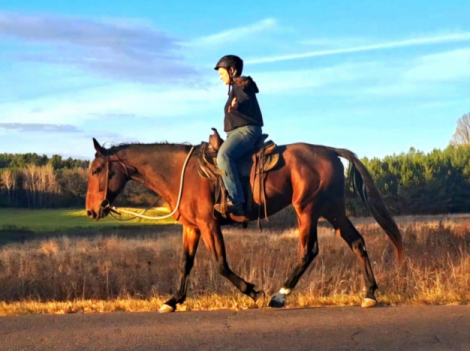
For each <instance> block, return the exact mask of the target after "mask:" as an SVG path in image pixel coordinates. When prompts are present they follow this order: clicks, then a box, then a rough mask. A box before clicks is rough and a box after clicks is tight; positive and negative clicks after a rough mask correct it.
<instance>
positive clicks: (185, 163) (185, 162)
mask: <svg viewBox="0 0 470 351" xmlns="http://www.w3.org/2000/svg"><path fill="white" fill-rule="evenodd" d="M193 151H194V146H193V147H192V148H191V150H190V151H189V154H188V156H187V157H186V161H184V164H183V169H182V170H181V181H180V192H179V195H178V202H177V203H176V207H175V209H174V210H173V212H171V213H170V214H167V215H165V216H160V217H149V216H144V215H142V213H144V212H145V210H144V211H143V212H141V213H135V212H132V211H127V210H123V209H118V208H117V207H111V208H112V209H113V210H115V211H120V212H124V213H127V214H131V215H134V216H136V217H140V218H144V219H155V220H158V219H165V218H169V217H171V216H173V215H174V214H175V213H176V211H177V210H178V208H179V207H180V202H181V196H182V195H183V183H184V182H183V180H184V172H185V170H186V165H187V164H188V161H189V158H190V157H191V154H192V153H193Z"/></svg>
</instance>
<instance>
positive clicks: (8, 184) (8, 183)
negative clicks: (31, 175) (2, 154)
mask: <svg viewBox="0 0 470 351" xmlns="http://www.w3.org/2000/svg"><path fill="white" fill-rule="evenodd" d="M13 178H14V175H13V172H12V171H11V170H9V169H6V170H4V171H3V173H2V177H1V181H2V183H3V185H4V186H5V188H7V191H8V204H9V205H11V189H12V188H13V186H14V183H15V181H14V179H13Z"/></svg>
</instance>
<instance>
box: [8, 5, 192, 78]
mask: <svg viewBox="0 0 470 351" xmlns="http://www.w3.org/2000/svg"><path fill="white" fill-rule="evenodd" d="M2 38H6V39H14V40H17V41H18V42H19V43H20V44H21V45H20V46H19V47H18V48H19V49H18V51H17V52H15V53H13V54H12V53H10V54H9V55H10V56H9V57H10V59H12V60H22V61H32V62H41V63H54V64H58V65H67V66H71V67H80V68H84V69H87V70H90V71H93V72H95V73H98V74H100V75H101V76H104V77H109V78H114V79H123V80H128V81H129V80H130V81H139V82H150V83H161V82H175V81H185V82H187V81H188V78H191V77H196V76H198V73H197V71H196V70H195V69H194V68H192V67H189V66H187V65H186V64H185V63H184V61H183V58H182V55H181V53H180V47H181V46H180V44H178V41H179V40H177V39H176V38H173V37H171V36H169V35H167V34H165V33H163V32H161V31H158V30H156V29H155V28H153V27H150V26H148V25H144V24H143V23H141V22H136V21H124V20H120V21H117V20H114V21H112V20H108V21H103V20H91V19H84V18H75V17H58V16H46V15H29V16H28V15H22V14H16V13H8V12H0V40H1V39H2ZM0 43H1V42H0ZM31 44H34V46H33V45H31Z"/></svg>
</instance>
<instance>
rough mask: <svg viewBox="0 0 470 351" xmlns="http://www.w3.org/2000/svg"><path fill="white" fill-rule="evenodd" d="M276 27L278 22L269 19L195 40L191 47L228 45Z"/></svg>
mask: <svg viewBox="0 0 470 351" xmlns="http://www.w3.org/2000/svg"><path fill="white" fill-rule="evenodd" d="M276 27H277V21H276V20H275V19H273V18H267V19H264V20H262V21H259V22H257V23H253V24H250V25H247V26H243V27H237V28H232V29H228V30H226V31H223V32H219V33H216V34H212V35H208V36H204V37H200V38H197V39H194V40H193V41H191V42H190V43H189V44H190V45H191V46H209V45H220V44H227V43H232V42H235V41H238V40H240V39H243V38H246V37H248V36H252V35H255V34H259V33H261V32H264V31H267V30H270V29H274V28H276Z"/></svg>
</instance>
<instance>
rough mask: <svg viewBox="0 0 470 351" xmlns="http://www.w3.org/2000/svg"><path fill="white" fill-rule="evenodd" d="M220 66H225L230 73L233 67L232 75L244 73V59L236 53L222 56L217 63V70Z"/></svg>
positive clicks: (236, 75)
mask: <svg viewBox="0 0 470 351" xmlns="http://www.w3.org/2000/svg"><path fill="white" fill-rule="evenodd" d="M219 68H225V69H227V71H229V73H230V68H233V74H231V77H232V78H234V77H239V76H241V75H242V72H243V60H242V59H241V58H240V57H238V56H235V55H227V56H224V57H222V58H221V59H220V60H219V62H217V65H215V68H214V69H215V70H216V71H217V70H218V69H219Z"/></svg>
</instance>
